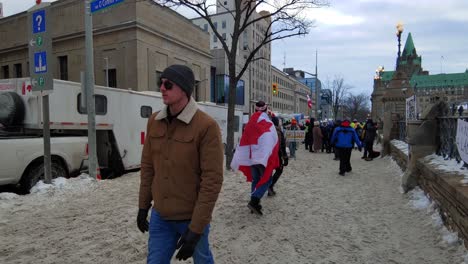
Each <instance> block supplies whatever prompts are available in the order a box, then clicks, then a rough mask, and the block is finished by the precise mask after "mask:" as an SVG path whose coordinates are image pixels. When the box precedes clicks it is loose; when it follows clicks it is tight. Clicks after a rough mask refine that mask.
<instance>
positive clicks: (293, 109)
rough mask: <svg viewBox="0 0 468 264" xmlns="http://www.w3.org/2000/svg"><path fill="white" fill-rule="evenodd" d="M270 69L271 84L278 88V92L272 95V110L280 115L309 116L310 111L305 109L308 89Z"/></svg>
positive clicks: (280, 72) (285, 74)
mask: <svg viewBox="0 0 468 264" xmlns="http://www.w3.org/2000/svg"><path fill="white" fill-rule="evenodd" d="M271 69H272V71H271V73H272V82H273V84H274V85H277V87H278V89H277V90H278V92H277V93H276V94H274V93H272V102H273V103H272V104H271V106H272V107H271V108H272V110H273V111H274V112H278V113H282V114H292V113H303V114H304V115H308V116H310V114H311V111H310V110H309V108H308V107H307V94H310V89H309V87H308V86H307V85H305V84H303V83H301V82H300V81H298V80H296V79H295V78H294V77H292V76H290V75H289V74H287V73H285V72H282V71H280V70H279V69H277V68H276V67H274V66H272V67H271Z"/></svg>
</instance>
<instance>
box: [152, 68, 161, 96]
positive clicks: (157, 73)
mask: <svg viewBox="0 0 468 264" xmlns="http://www.w3.org/2000/svg"><path fill="white" fill-rule="evenodd" d="M161 74H162V72H161V71H156V85H155V87H156V88H155V89H154V91H156V92H160V91H161V87H160V86H159V83H160V81H161Z"/></svg>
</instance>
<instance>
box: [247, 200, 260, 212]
mask: <svg viewBox="0 0 468 264" xmlns="http://www.w3.org/2000/svg"><path fill="white" fill-rule="evenodd" d="M247 207H249V209H250V210H251V212H253V213H256V214H258V215H263V213H262V206H261V205H260V199H259V198H257V197H252V198H250V202H249V203H248V204H247Z"/></svg>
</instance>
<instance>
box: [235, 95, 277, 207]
mask: <svg viewBox="0 0 468 264" xmlns="http://www.w3.org/2000/svg"><path fill="white" fill-rule="evenodd" d="M255 111H256V112H255V113H254V114H253V115H252V116H251V117H250V120H249V122H248V123H247V125H246V126H245V129H244V132H243V134H242V137H241V140H240V144H239V146H238V147H237V148H236V152H235V153H234V157H233V159H232V162H231V168H232V169H233V170H234V171H237V170H240V171H241V172H242V173H243V174H244V175H245V176H246V177H247V181H249V182H252V188H251V194H250V196H251V197H250V202H249V203H248V205H247V206H248V207H249V208H250V210H251V211H252V212H254V213H256V214H259V215H262V214H263V213H262V206H261V205H260V200H261V199H262V197H263V195H264V194H265V192H266V191H267V190H268V187H269V186H270V184H271V175H272V173H273V170H275V169H276V168H278V167H279V165H280V164H279V158H278V149H279V140H278V134H277V132H276V128H275V126H274V124H273V122H272V121H271V120H270V118H269V116H268V115H267V113H266V112H267V105H266V104H265V102H263V101H259V102H257V103H256V104H255Z"/></svg>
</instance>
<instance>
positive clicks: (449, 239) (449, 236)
mask: <svg viewBox="0 0 468 264" xmlns="http://www.w3.org/2000/svg"><path fill="white" fill-rule="evenodd" d="M408 194H409V196H410V202H409V203H410V205H411V206H412V207H413V208H415V209H417V210H426V212H427V213H428V214H431V219H432V221H431V223H432V225H433V226H434V227H435V228H437V229H438V230H439V232H440V235H441V238H442V241H444V242H445V243H447V244H448V245H451V246H454V245H457V244H459V243H463V242H462V241H461V239H459V238H458V234H457V233H456V232H451V231H450V230H448V229H447V228H446V227H445V226H444V224H443V221H442V218H441V217H440V212H439V210H438V209H437V207H436V205H435V203H434V202H431V201H430V200H429V198H428V197H427V196H426V194H425V193H424V191H423V190H421V189H420V188H419V187H416V188H415V189H414V190H412V191H411V192H409V193H408ZM467 256H468V253H467ZM465 259H466V257H465ZM465 262H466V261H465ZM465 264H468V263H465Z"/></svg>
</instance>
